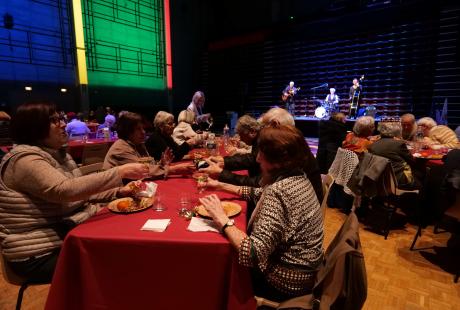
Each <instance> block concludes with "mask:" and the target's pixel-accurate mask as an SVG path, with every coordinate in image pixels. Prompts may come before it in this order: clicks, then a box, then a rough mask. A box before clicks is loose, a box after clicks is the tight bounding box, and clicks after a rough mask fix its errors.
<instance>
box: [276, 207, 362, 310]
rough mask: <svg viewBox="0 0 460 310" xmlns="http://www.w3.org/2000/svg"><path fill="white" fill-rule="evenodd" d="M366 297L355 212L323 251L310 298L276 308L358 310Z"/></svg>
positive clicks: (288, 301) (303, 298)
mask: <svg viewBox="0 0 460 310" xmlns="http://www.w3.org/2000/svg"><path fill="white" fill-rule="evenodd" d="M366 298H367V275H366V267H365V264H364V255H363V253H362V248H361V242H360V239H359V222H358V218H357V217H356V215H355V213H354V212H351V213H350V214H349V215H348V218H347V219H346V221H345V222H344V223H343V225H342V227H341V228H340V230H339V231H338V233H337V234H336V235H335V237H334V239H333V240H332V242H331V244H330V245H329V247H328V248H327V250H326V253H325V257H324V260H323V263H322V265H321V267H320V268H319V271H318V273H317V275H316V281H315V286H314V288H313V294H312V295H304V296H300V297H296V298H292V299H289V300H287V301H285V302H282V303H280V304H279V306H278V307H277V309H293V308H296V309H317V308H318V309H320V310H326V309H346V310H355V309H356V310H358V309H361V308H362V306H363V305H364V302H365V301H366Z"/></svg>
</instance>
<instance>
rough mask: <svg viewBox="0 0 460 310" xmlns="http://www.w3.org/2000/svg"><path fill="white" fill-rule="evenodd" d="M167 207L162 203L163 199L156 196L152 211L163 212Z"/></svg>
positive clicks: (158, 195)
mask: <svg viewBox="0 0 460 310" xmlns="http://www.w3.org/2000/svg"><path fill="white" fill-rule="evenodd" d="M166 209H167V207H166V206H165V204H164V203H163V199H162V197H161V195H160V194H157V195H156V197H155V201H154V204H153V211H165V210H166Z"/></svg>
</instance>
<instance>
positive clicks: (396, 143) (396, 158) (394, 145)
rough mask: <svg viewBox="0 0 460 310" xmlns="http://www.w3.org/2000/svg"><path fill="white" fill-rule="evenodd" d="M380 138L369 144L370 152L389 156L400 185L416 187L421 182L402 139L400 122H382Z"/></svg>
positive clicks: (379, 128) (380, 124)
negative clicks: (413, 169) (417, 178)
mask: <svg viewBox="0 0 460 310" xmlns="http://www.w3.org/2000/svg"><path fill="white" fill-rule="evenodd" d="M378 131H379V132H380V140H378V141H376V142H374V143H372V145H370V146H369V152H370V153H372V154H375V155H379V156H382V157H385V158H388V159H389V160H390V162H391V166H392V167H393V171H394V173H395V176H396V180H397V181H398V187H402V188H414V187H416V186H417V184H419V183H418V182H417V181H416V179H415V175H414V173H413V171H412V168H411V165H413V163H414V159H413V157H412V155H411V153H410V152H409V150H408V149H407V146H406V143H405V141H404V140H402V139H401V124H400V123H399V122H380V123H379V125H378Z"/></svg>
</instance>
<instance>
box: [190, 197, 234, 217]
mask: <svg viewBox="0 0 460 310" xmlns="http://www.w3.org/2000/svg"><path fill="white" fill-rule="evenodd" d="M222 208H224V211H225V214H227V216H228V217H232V216H235V215H238V214H239V213H240V212H241V206H240V205H239V204H237V203H235V202H231V201H222ZM195 212H196V213H198V215H200V216H202V217H208V218H209V217H211V216H210V215H209V213H208V211H206V209H205V208H204V206H203V205H199V206H197V207H195Z"/></svg>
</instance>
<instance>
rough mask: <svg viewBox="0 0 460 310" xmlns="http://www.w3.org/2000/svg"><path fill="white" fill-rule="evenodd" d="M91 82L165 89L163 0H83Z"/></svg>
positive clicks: (87, 57) (105, 84) (90, 83)
mask: <svg viewBox="0 0 460 310" xmlns="http://www.w3.org/2000/svg"><path fill="white" fill-rule="evenodd" d="M82 10H83V23H84V33H85V46H86V59H87V67H88V82H89V85H90V86H115V87H131V88H132V87H134V88H146V89H157V90H163V89H166V71H165V42H164V16H163V1H162V0H137V1H135V0H82Z"/></svg>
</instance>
